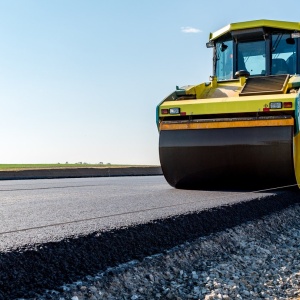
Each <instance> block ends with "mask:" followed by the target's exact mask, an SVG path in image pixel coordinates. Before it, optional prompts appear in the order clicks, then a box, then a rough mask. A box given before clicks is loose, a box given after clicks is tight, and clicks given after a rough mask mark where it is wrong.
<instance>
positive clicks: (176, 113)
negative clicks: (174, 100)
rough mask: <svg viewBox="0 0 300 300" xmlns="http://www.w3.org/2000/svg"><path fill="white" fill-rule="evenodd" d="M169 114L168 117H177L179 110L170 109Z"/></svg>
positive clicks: (175, 108)
mask: <svg viewBox="0 0 300 300" xmlns="http://www.w3.org/2000/svg"><path fill="white" fill-rule="evenodd" d="M169 114H170V115H178V114H180V108H179V107H173V108H170V110H169Z"/></svg>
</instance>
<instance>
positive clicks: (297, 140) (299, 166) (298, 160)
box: [294, 94, 300, 188]
mask: <svg viewBox="0 0 300 300" xmlns="http://www.w3.org/2000/svg"><path fill="white" fill-rule="evenodd" d="M295 106H296V107H295V137H294V168H295V174H296V180H297V184H298V187H299V188H300V97H299V94H298V96H297V98H296V100H295Z"/></svg>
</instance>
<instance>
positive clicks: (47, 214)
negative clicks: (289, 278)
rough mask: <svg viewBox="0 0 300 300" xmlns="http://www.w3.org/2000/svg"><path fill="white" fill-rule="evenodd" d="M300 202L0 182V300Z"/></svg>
mask: <svg viewBox="0 0 300 300" xmlns="http://www.w3.org/2000/svg"><path fill="white" fill-rule="evenodd" d="M299 198H300V197H299V192H298V190H291V189H288V190H287V189H275V190H268V191H196V190H177V189H174V188H172V187H170V186H169V185H168V184H167V183H166V181H165V180H164V178H163V176H141V177H139V176H134V177H110V178H108V177H101V178H72V179H71V178H68V179H43V180H12V181H9V180H7V181H1V182H0V216H1V218H0V251H1V252H0V266H1V268H0V299H16V298H18V297H26V296H27V297H34V295H35V293H36V292H40V291H41V290H42V289H45V288H48V289H51V288H57V287H58V286H61V285H62V284H63V283H66V282H71V281H74V280H78V279H80V278H81V277H82V276H85V275H87V274H94V273H97V272H99V270H105V269H106V268H107V267H110V266H116V265H118V264H120V263H124V262H126V261H129V260H132V259H142V258H143V257H145V256H148V255H151V254H155V253H159V252H161V251H164V250H166V249H169V248H171V247H174V246H176V245H178V244H180V243H183V242H185V241H188V240H193V239H195V238H197V237H199V236H204V235H208V234H210V233H213V232H216V231H221V230H224V229H226V228H229V227H232V226H235V225H238V224H241V223H243V222H246V221H249V220H253V219H255V218H258V217H260V216H263V215H266V214H269V213H272V212H274V211H277V210H280V209H283V208H286V207H288V206H290V205H292V204H294V203H297V202H298V201H299ZM16 287H17V288H16Z"/></svg>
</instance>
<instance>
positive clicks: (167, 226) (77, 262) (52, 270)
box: [0, 191, 299, 300]
mask: <svg viewBox="0 0 300 300" xmlns="http://www.w3.org/2000/svg"><path fill="white" fill-rule="evenodd" d="M297 202H299V192H298V191H283V192H277V193H274V194H273V195H268V196H266V197H262V198H257V199H254V200H249V201H242V202H239V203H233V204H231V205H224V206H220V207H216V208H210V209H207V210H200V211H195V212H190V213H187V214H184V215H177V216H170V217H168V218H165V219H158V220H155V221H151V222H148V223H146V224H139V225H135V226H129V227H126V228H119V229H115V230H110V231H101V232H93V233H90V234H87V235H85V236H78V237H74V238H66V239H64V240H62V241H60V242H48V243H44V244H42V245H27V246H24V247H21V248H18V249H15V250H13V251H7V252H2V253H0V299H9V300H11V299H15V298H18V297H22V298H34V297H35V296H36V295H37V293H39V292H41V291H42V290H43V289H44V288H48V289H52V288H58V287H59V286H61V285H62V284H63V283H68V282H72V281H75V280H78V279H80V278H82V277H83V276H85V275H93V274H96V273H98V272H99V271H100V270H105V269H106V268H107V267H108V266H116V265H118V264H120V263H123V262H126V261H129V260H132V259H142V258H144V257H145V256H148V255H151V254H155V253H159V252H162V251H164V250H165V249H169V248H171V247H173V246H176V245H178V244H180V243H183V242H185V241H188V240H193V239H195V238H198V237H199V236H203V235H208V234H210V233H213V232H216V231H220V230H224V229H225V228H229V227H232V226H235V225H238V224H241V223H242V222H246V221H249V220H253V219H255V218H258V217H261V216H263V215H266V214H269V213H271V212H274V211H278V210H280V209H283V208H286V207H288V206H290V205H292V204H294V203H297Z"/></svg>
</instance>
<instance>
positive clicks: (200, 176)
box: [159, 126, 296, 189]
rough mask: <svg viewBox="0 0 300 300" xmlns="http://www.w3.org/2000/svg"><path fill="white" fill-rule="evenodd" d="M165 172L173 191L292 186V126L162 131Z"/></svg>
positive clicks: (162, 158) (160, 145) (161, 153)
mask: <svg viewBox="0 0 300 300" xmlns="http://www.w3.org/2000/svg"><path fill="white" fill-rule="evenodd" d="M159 154H160V161H161V166H162V170H163V174H164V176H165V178H166V180H167V181H168V183H169V184H170V185H171V186H173V187H177V188H213V189H216V188H224V187H226V188H235V189H236V188H241V187H244V188H271V187H275V186H278V185H279V186H282V185H290V184H295V183H296V179H295V175H294V165H293V127H292V126H276V127H275V126H272V127H249V128H226V129H224V128H221V129H199V130H198V129H194V130H163V131H161V132H160V139H159Z"/></svg>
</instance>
